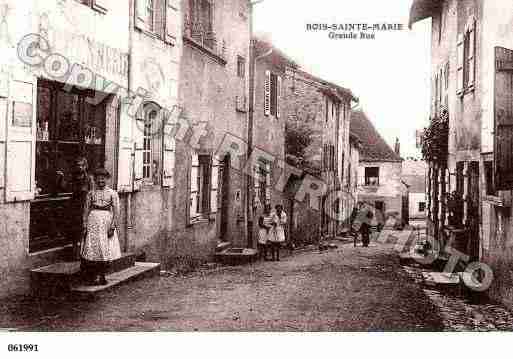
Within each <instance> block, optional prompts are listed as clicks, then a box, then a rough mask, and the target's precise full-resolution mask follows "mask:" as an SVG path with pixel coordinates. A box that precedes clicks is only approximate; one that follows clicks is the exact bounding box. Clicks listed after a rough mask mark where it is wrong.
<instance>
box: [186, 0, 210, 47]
mask: <svg viewBox="0 0 513 359" xmlns="http://www.w3.org/2000/svg"><path fill="white" fill-rule="evenodd" d="M189 18H190V24H188V25H189V27H190V28H191V29H192V33H191V36H192V38H193V39H194V40H196V41H198V42H200V43H202V44H203V45H205V46H206V47H208V48H210V49H213V48H214V45H215V34H214V11H213V3H212V1H211V0H189Z"/></svg>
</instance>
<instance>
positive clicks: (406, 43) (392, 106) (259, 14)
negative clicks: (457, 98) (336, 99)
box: [254, 0, 431, 157]
mask: <svg viewBox="0 0 513 359" xmlns="http://www.w3.org/2000/svg"><path fill="white" fill-rule="evenodd" d="M412 1H413V0H387V1H384V0H315V1H311V0H264V1H263V2H261V3H259V4H257V5H255V11H254V30H255V33H256V34H257V35H261V36H262V35H263V36H266V37H268V38H269V39H270V40H271V41H272V42H273V44H274V45H275V46H276V47H277V48H279V49H281V50H283V51H284V52H285V53H286V54H288V55H289V56H290V57H292V58H293V59H294V60H296V61H297V62H298V63H299V65H300V66H301V67H302V68H303V69H304V70H306V71H308V72H311V73H312V74H314V75H317V76H320V77H321V78H323V79H326V80H328V81H332V82H335V83H336V84H338V85H341V86H343V87H347V88H349V89H351V91H352V92H353V93H354V94H355V95H356V96H357V97H358V98H359V99H360V105H359V107H360V108H361V109H363V110H364V111H365V112H366V113H367V115H368V116H369V118H370V119H371V120H372V122H373V123H374V126H375V127H376V128H377V129H378V131H379V132H380V133H381V135H382V136H383V137H384V138H385V140H386V141H387V142H388V143H389V144H390V145H391V146H392V148H393V144H394V143H395V139H396V137H398V138H399V140H400V142H401V155H402V156H403V157H408V156H415V157H420V152H419V150H418V149H416V147H415V130H417V129H422V128H423V127H425V126H426V125H427V123H428V116H429V103H430V96H431V95H430V87H431V82H430V76H431V75H430V73H431V72H430V66H431V65H430V63H431V54H430V34H431V23H430V21H429V20H424V21H422V22H419V23H417V24H415V25H414V26H413V29H412V30H409V29H408V26H407V25H408V16H409V10H410V5H411V3H412ZM310 23H312V24H313V23H328V24H331V23H336V24H344V23H370V24H374V23H389V24H392V23H402V24H404V30H403V31H386V32H377V33H376V38H375V39H374V40H364V39H357V40H351V39H330V38H329V36H328V35H329V31H326V32H324V31H323V32H320V31H319V32H313V31H307V29H306V28H307V24H310Z"/></svg>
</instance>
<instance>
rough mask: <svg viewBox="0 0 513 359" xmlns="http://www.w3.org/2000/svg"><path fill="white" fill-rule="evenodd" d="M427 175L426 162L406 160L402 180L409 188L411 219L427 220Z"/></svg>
mask: <svg viewBox="0 0 513 359" xmlns="http://www.w3.org/2000/svg"><path fill="white" fill-rule="evenodd" d="M426 173H427V164H426V162H424V161H421V160H406V161H404V162H403V171H402V176H401V178H402V180H403V182H404V183H405V185H406V186H407V187H408V202H409V212H408V214H409V218H410V219H424V218H426V214H427V207H426Z"/></svg>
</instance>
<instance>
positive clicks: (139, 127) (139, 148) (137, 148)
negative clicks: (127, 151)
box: [133, 118, 144, 191]
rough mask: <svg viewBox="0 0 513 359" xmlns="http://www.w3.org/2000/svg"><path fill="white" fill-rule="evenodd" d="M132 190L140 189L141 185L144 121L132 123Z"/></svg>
mask: <svg viewBox="0 0 513 359" xmlns="http://www.w3.org/2000/svg"><path fill="white" fill-rule="evenodd" d="M134 125H135V128H134V132H133V138H134V190H135V191H138V190H140V189H141V187H142V184H143V178H144V174H143V149H144V119H142V118H137V119H136V120H135V121H134Z"/></svg>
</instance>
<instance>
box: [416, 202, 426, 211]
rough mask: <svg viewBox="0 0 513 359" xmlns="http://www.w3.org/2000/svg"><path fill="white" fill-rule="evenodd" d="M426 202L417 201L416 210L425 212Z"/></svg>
mask: <svg viewBox="0 0 513 359" xmlns="http://www.w3.org/2000/svg"><path fill="white" fill-rule="evenodd" d="M426 208H427V204H426V202H418V208H417V209H418V212H421V213H424V212H426Z"/></svg>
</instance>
